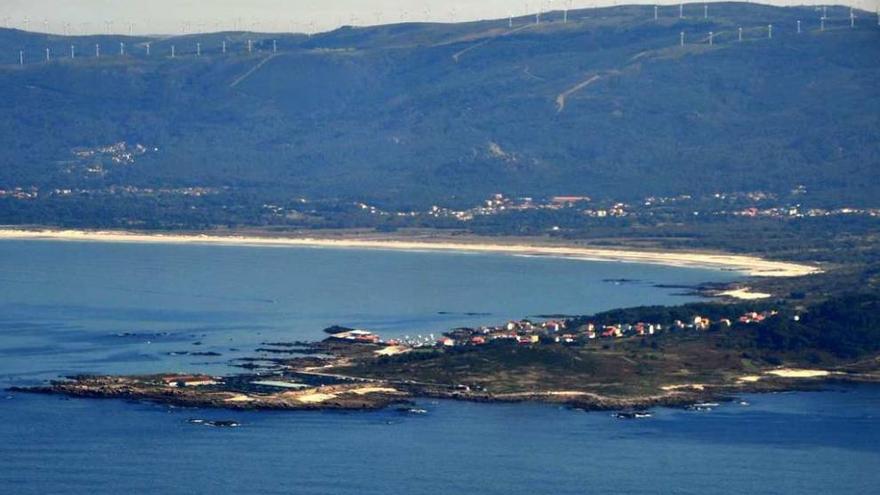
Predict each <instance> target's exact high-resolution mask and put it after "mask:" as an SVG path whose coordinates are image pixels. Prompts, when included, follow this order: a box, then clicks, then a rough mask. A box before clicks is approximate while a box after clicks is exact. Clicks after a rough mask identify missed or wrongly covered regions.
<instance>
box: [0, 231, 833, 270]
mask: <svg viewBox="0 0 880 495" xmlns="http://www.w3.org/2000/svg"><path fill="white" fill-rule="evenodd" d="M0 240H56V241H79V242H129V243H143V244H147V243H154V244H220V245H239V246H267V247H271V246H275V247H284V246H288V247H316V248H319V247H323V248H336V249H376V250H397V251H441V252H466V253H496V254H508V255H519V256H551V257H558V258H570V259H582V260H591V261H618V262H624V263H648V264H658V265H669V266H682V267H693V268H710V269H716V270H728V271H737V272H741V273H744V274H747V275H751V276H756V277H799V276H804V275H810V274H814V273H818V272H820V270H819V269H818V268H816V267H813V266H808V265H803V264H797V263H788V262H783V261H771V260H764V259H761V258H757V257H753V256H743V255H734V254H710V253H687V252H659V251H634V250H626V249H612V248H607V249H606V248H592V247H582V246H564V245H531V244H526V243H516V244H505V243H500V242H499V243H494V242H489V241H481V242H452V241H449V242H447V241H445V240H436V241H434V240H399V239H344V238H343V239H321V238H311V237H259V236H220V235H207V234H144V233H134V232H121V231H84V230H15V229H0Z"/></svg>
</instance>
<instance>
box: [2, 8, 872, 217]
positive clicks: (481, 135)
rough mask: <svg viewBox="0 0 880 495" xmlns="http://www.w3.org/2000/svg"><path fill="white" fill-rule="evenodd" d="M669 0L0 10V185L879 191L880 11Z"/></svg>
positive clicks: (641, 192)
mask: <svg viewBox="0 0 880 495" xmlns="http://www.w3.org/2000/svg"><path fill="white" fill-rule="evenodd" d="M660 13H661V17H660V19H659V20H657V21H655V20H654V19H653V7H650V6H624V7H614V8H606V9H589V10H582V11H577V12H573V13H570V14H569V21H568V22H567V23H563V22H562V18H561V14H559V13H556V14H551V15H547V16H545V17H544V22H542V23H541V24H539V25H536V24H535V23H534V20H533V19H531V18H529V19H526V18H519V19H514V22H513V27H512V28H511V27H509V26H508V20H506V19H504V20H498V21H486V22H474V23H464V24H457V25H443V24H404V25H390V26H380V27H372V28H342V29H339V30H336V31H334V32H331V33H325V34H322V35H318V36H313V37H311V38H309V37H306V36H304V35H261V34H252V33H219V34H211V35H201V36H188V37H175V38H164V39H158V38H157V39H147V38H136V39H135V38H131V39H128V38H124V37H106V36H102V37H90V38H64V37H58V36H44V35H36V34H31V33H23V32H20V31H14V30H0V56H2V58H0V90H2V94H3V95H4V97H3V98H2V99H0V149H2V150H3V151H2V153H0V188H14V187H30V186H36V187H39V188H41V190H42V189H46V188H60V187H62V188H63V187H73V188H90V187H107V186H111V185H117V186H121V185H134V186H140V187H183V186H203V187H228V188H229V189H230V190H233V191H235V192H236V193H237V194H242V195H247V196H249V197H256V198H259V199H260V201H272V200H276V199H279V198H281V199H284V198H294V197H300V196H305V197H309V198H313V199H321V198H324V199H328V198H340V199H346V200H348V199H351V200H363V201H370V202H374V203H377V204H379V205H383V206H385V207H389V208H405V207H411V206H419V207H422V206H426V205H431V204H442V205H450V206H454V205H470V204H472V203H474V202H476V201H479V200H481V199H483V198H485V197H487V196H488V195H489V194H491V193H495V192H504V193H506V194H509V195H530V196H548V195H555V194H570V195H575V194H576V195H589V196H592V197H599V198H601V197H608V198H620V199H626V200H630V199H635V198H641V197H645V196H648V195H672V194H682V193H695V192H713V191H722V190H723V191H740V190H743V191H749V190H758V189H760V190H767V191H778V192H787V191H790V190H791V189H792V188H794V187H796V186H798V185H805V186H806V187H807V188H808V189H809V190H810V191H811V194H812V195H813V198H818V200H820V201H827V202H828V203H829V204H830V203H835V202H838V203H839V202H840V200H841V199H842V198H845V200H846V201H847V202H848V203H850V204H855V205H858V204H862V205H869V206H878V203H880V200H878V198H880V166H878V165H880V163H878V158H877V157H878V156H880V139H878V136H880V89H878V88H880V85H878V83H880V27H878V26H877V20H876V16H874V15H873V14H869V13H865V12H859V13H858V16H859V17H858V19H857V23H856V27H855V28H854V29H851V28H850V25H849V9H848V8H844V7H834V8H830V9H829V14H828V15H829V20H828V21H827V23H826V29H825V30H824V31H820V25H819V17H820V15H821V13H820V12H817V11H816V10H815V9H814V8H812V7H809V8H807V7H804V8H775V7H768V6H760V5H754V4H745V3H729V4H713V5H712V6H711V7H710V15H709V18H708V19H704V18H703V7H702V4H692V5H687V6H686V7H685V13H686V17H685V18H684V19H679V18H678V9H677V7H665V8H661V11H660ZM797 20H801V21H802V30H803V32H802V33H800V34H798V33H797V32H796V21H797ZM769 24H772V25H773V36H772V39H770V38H768V28H767V26H768V25H769ZM739 27H743V28H744V29H743V37H744V39H743V41H742V42H739V41H738V40H737V37H738V33H737V28H739ZM710 31H711V32H713V33H714V37H713V43H712V44H711V45H710V44H709V43H708V33H709V32H710ZM680 32H684V33H685V40H686V44H685V46H684V47H681V46H679V33H680ZM247 40H253V45H252V53H248V52H247V49H246V46H247ZM222 41H226V42H227V53H226V54H223V53H221V42H222ZM273 41H274V42H275V43H276V46H277V53H273ZM96 43H98V44H101V45H102V56H101V58H95V57H94V53H93V52H94V45H95V44H96ZM119 43H126V54H125V55H124V56H122V55H120V54H119ZM146 43H150V52H151V54H150V56H149V57H148V56H147V55H146V45H145V44H146ZM196 43H200V44H201V51H202V55H201V56H200V57H197V56H196V55H195V52H196ZM71 44H72V45H74V46H75V50H76V52H77V54H78V56H77V57H76V58H75V59H73V60H71V59H69V58H64V56H62V54H65V55H66V54H68V53H69V47H70V45H71ZM172 45H174V48H175V55H176V56H175V58H173V59H172V58H171V57H170V51H171V46H172ZM46 47H49V48H50V49H51V53H52V54H53V57H52V61H51V62H48V63H47V62H45V61H44V58H45V53H44V50H45V48H46ZM19 50H24V52H25V59H26V63H25V65H24V66H19V64H18V62H19V60H18V54H19ZM118 142H125V143H126V145H127V148H126V149H127V150H131V149H132V147H134V146H135V145H136V144H142V145H143V146H144V150H143V151H140V150H138V151H137V152H135V153H134V156H133V157H132V160H131V161H130V162H129V161H127V159H125V158H124V157H123V159H122V160H121V162H118V161H114V160H113V156H116V155H113V154H112V153H94V154H92V155H89V154H88V150H93V149H94V148H96V147H102V146H107V145H111V144H113V143H118ZM77 151H80V152H81V154H80V155H77V154H76V152H77ZM117 158H118V157H117ZM96 165H97V166H96Z"/></svg>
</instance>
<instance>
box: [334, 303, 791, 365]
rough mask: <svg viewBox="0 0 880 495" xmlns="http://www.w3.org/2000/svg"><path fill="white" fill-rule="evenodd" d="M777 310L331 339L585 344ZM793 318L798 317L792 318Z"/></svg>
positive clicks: (716, 324) (726, 322) (396, 346)
mask: <svg viewBox="0 0 880 495" xmlns="http://www.w3.org/2000/svg"><path fill="white" fill-rule="evenodd" d="M778 316H779V312H778V311H776V310H767V311H762V312H748V313H745V314H743V315H741V316H740V317H739V318H737V319H736V320H731V319H728V318H721V319H718V320H715V321H713V320H711V319H709V318H707V317H705V316H702V315H694V316H693V318H691V319H688V320H686V321H684V320H675V321H673V322H672V323H657V322H635V323H617V324H613V325H601V324H596V323H585V324H580V325H575V324H573V323H572V320H567V319H558V320H547V321H543V322H533V321H531V320H528V319H523V320H518V321H509V322H507V323H506V324H504V325H500V326H480V327H476V328H457V329H454V330H451V331H449V332H445V333H443V334H442V335H440V336H439V337H435V335H434V334H429V335H426V336H423V335H417V336H414V337H411V336H405V337H403V338H401V339H388V340H384V339H382V337H380V336H379V335H378V334H376V333H374V332H371V331H369V330H362V329H353V330H352V329H347V330H346V331H343V332H339V333H334V334H332V336H331V337H330V338H331V339H335V340H341V341H346V342H353V343H363V344H374V345H376V344H378V345H383V346H384V348H383V349H380V350H379V351H376V352H377V354H379V355H394V354H400V353H403V352H408V351H409V350H412V349H417V348H431V347H434V348H459V347H473V346H484V345H490V344H493V343H498V344H501V343H507V344H516V345H555V344H561V345H584V344H587V343H589V342H594V341H601V340H613V339H622V338H639V337H641V338H650V337H651V336H654V335H657V334H660V333H662V332H687V331H708V330H710V329H726V328H731V327H733V326H734V325H736V324H742V325H749V324H755V323H761V322H763V321H765V320H766V319H768V318H774V317H778ZM793 318H794V319H795V320H797V319H799V317H798V316H794V317H793Z"/></svg>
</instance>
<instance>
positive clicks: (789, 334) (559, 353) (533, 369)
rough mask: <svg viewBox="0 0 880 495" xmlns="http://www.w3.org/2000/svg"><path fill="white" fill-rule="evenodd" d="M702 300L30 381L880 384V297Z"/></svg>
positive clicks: (379, 402)
mask: <svg viewBox="0 0 880 495" xmlns="http://www.w3.org/2000/svg"><path fill="white" fill-rule="evenodd" d="M775 304H776V303H767V302H743V303H738V304H718V303H697V304H689V305H684V306H677V307H642V308H631V309H625V310H615V311H609V312H605V313H599V314H596V315H590V316H582V317H574V318H567V319H563V320H546V321H541V322H537V321H531V320H520V321H510V322H507V323H504V324H501V325H498V326H484V327H477V328H458V329H453V330H450V331H448V332H446V333H445V334H444V335H442V336H441V337H440V338H437V339H428V338H416V339H408V340H398V339H388V340H383V339H382V338H380V337H379V336H378V335H376V334H374V333H372V332H370V331H367V330H358V329H346V328H340V327H332V328H330V329H327V330H326V331H327V333H329V334H331V335H330V336H329V337H328V338H326V339H324V340H323V341H320V342H310V343H305V342H274V343H264V344H263V347H261V348H260V349H257V350H256V353H257V355H255V356H254V357H253V358H248V359H245V360H241V361H238V362H236V363H234V364H236V365H237V366H240V367H242V368H244V369H247V370H248V372H247V373H244V374H241V375H234V376H225V377H217V376H206V375H198V374H196V375H193V374H178V373H167V374H160V375H149V376H76V377H70V378H69V379H65V380H59V381H55V382H52V383H50V384H48V385H46V386H40V387H33V388H23V389H17V390H18V391H25V392H37V393H52V394H64V395H68V396H76V397H91V398H124V399H134V400H146V401H152V402H158V403H162V404H170V405H176V406H191V407H211V408H227V409H286V410H314V409H344V410H353V409H357V410H359V409H379V408H385V407H388V406H391V405H394V404H402V405H403V406H402V407H403V409H404V410H407V409H408V407H409V406H407V405H406V404H408V403H409V402H410V401H412V400H413V399H417V398H444V399H454V400H468V401H485V402H512V401H514V402H520V401H536V402H549V403H557V404H562V405H566V406H570V407H575V408H581V409H586V410H641V409H645V408H650V407H655V406H674V407H702V406H700V404H705V403H707V402H714V401H721V400H726V399H729V398H731V397H734V396H735V395H737V394H741V393H746V392H769V391H782V390H793V389H803V388H809V387H818V386H820V385H821V384H823V383H826V382H828V381H861V382H880V338H878V337H880V335H878V332H880V311H878V309H880V299H878V298H876V297H873V296H865V295H860V296H849V297H840V298H837V299H833V300H829V301H826V302H824V303H821V304H816V305H814V306H811V307H810V308H806V309H804V308H800V307H797V306H792V305H789V304H784V303H783V304H781V305H778V306H776V305H775Z"/></svg>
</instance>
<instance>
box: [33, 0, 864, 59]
mask: <svg viewBox="0 0 880 495" xmlns="http://www.w3.org/2000/svg"><path fill="white" fill-rule="evenodd" d="M685 5H686V4H685V3H680V4H679V5H678V6H677V17H678V18H679V19H684V18H685ZM526 8H528V5H527V6H526ZM669 8H675V6H671V7H666V9H664V8H662V7H661V6H659V5H654V6H653V18H654V20H655V21H659V20H660V19H661V17H662V16H661V12H662V11H663V10H668V9H669ZM817 10H819V9H818V8H817ZM701 11H702V12H701V14H702V17H703V18H705V19H708V18H709V4H703V8H702V9H701ZM821 13H822V14H821V16H820V17H819V19H818V24H819V30H820V31H825V30H826V26H827V24H828V23H830V22H832V21H836V22H841V19H831V18H829V17H828V7H826V6H823V7H821ZM531 16H532V15H531V14H530V15H529V17H527V19H529V18H531ZM856 18H857V17H856V14H855V9H852V8H850V11H849V17H848V22H849V27H850V28H855V27H856ZM518 19H519V18H518ZM533 19H534V20H533V22H534V24H541V23H542V22H547V20H548V19H547V17H546V15H545V12H542V11H541V10H539V11H538V12H536V13H535V14H534V17H533ZM560 20H561V22H562V23H564V24H565V23H568V20H569V16H568V9H564V10H563V11H562V16H561V19H560ZM529 22H532V21H529ZM877 25H878V26H880V11H878V14H877ZM513 26H514V17H513V16H512V15H511V16H509V17H508V27H510V28H513ZM131 29H132V27H131V26H130V27H129V30H131ZM795 29H796V33H797V34H801V33H802V32H803V24H802V22H801V20H797V21H796V28H795ZM108 30H109V28H108ZM750 31H753V29H752V30H750ZM743 33H744V29H743V28H742V27H739V28H738V33H737V40H738V41H743ZM308 36H310V37H311V34H308ZM716 36H717V34H716V33H714V32H712V31H709V32H708V33H707V36H706V37H705V38H699V39H698V41H697V43H698V44H709V45H712V44H714V43H715V39H716ZM766 37H767V38H770V39H772V38H773V25H772V24H768V25H767V27H766ZM685 44H687V39H686V34H685V32H684V31H682V32H680V33H679V45H680V46H685ZM188 46H189V48H190V50H192V48H193V47H192V45H191V44H190V45H188ZM134 47H136V49H138V50H141V52H140V55H144V56H147V57H150V56H152V55H154V53H153V49H152V43H151V42H143V43H137V44H134ZM80 48H81V47H80ZM194 48H195V49H194V51H189V52H180V51H178V49H177V46H176V45H175V44H171V45H170V46H169V47H167V48H166V50H167V52H166V53H165V54H164V55H165V56H167V57H168V58H172V59H174V58H178V57H181V56H184V55H194V56H196V57H201V56H202V55H203V53H204V51H203V44H202V43H201V42H195V47H194ZM214 48H215V49H216V48H217V47H214ZM219 48H220V52H219V53H220V54H223V55H226V54H229V53H246V54H253V53H254V52H255V51H263V49H262V48H263V44H262V43H260V44H259V45H258V44H255V42H254V40H252V39H248V40H246V41H245V42H242V43H241V44H240V45H238V46H233V44H232V43H230V42H227V41H225V40H223V41H221V42H220V47H219ZM131 50H132V47H131V46H129V45H127V44H126V43H125V42H124V41H121V42H119V44H118V51H116V50H114V49H113V48H111V49H110V51H109V52H107V51H106V45H105V51H104V52H103V53H102V45H101V44H100V43H96V44H95V45H94V51H93V52H91V53H88V52H83V51H80V52H78V51H77V45H70V47H69V51H67V52H66V53H57V52H56V53H53V52H52V50H51V49H50V48H45V49H44V53H43V54H42V55H43V56H42V57H40V58H41V60H42V61H44V62H51V61H53V60H54V59H58V58H66V59H69V60H74V59H76V58H78V57H85V56H88V55H93V57H94V58H101V57H102V56H109V55H112V54H114V52H115V54H118V55H119V56H126V55H132V54H134V53H133V52H132V51H131ZM271 52H272V53H277V52H278V42H277V40H272V41H271ZM26 63H28V60H26V53H25V51H24V50H19V52H18V64H19V65H21V66H24V65H25V64H26Z"/></svg>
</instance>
